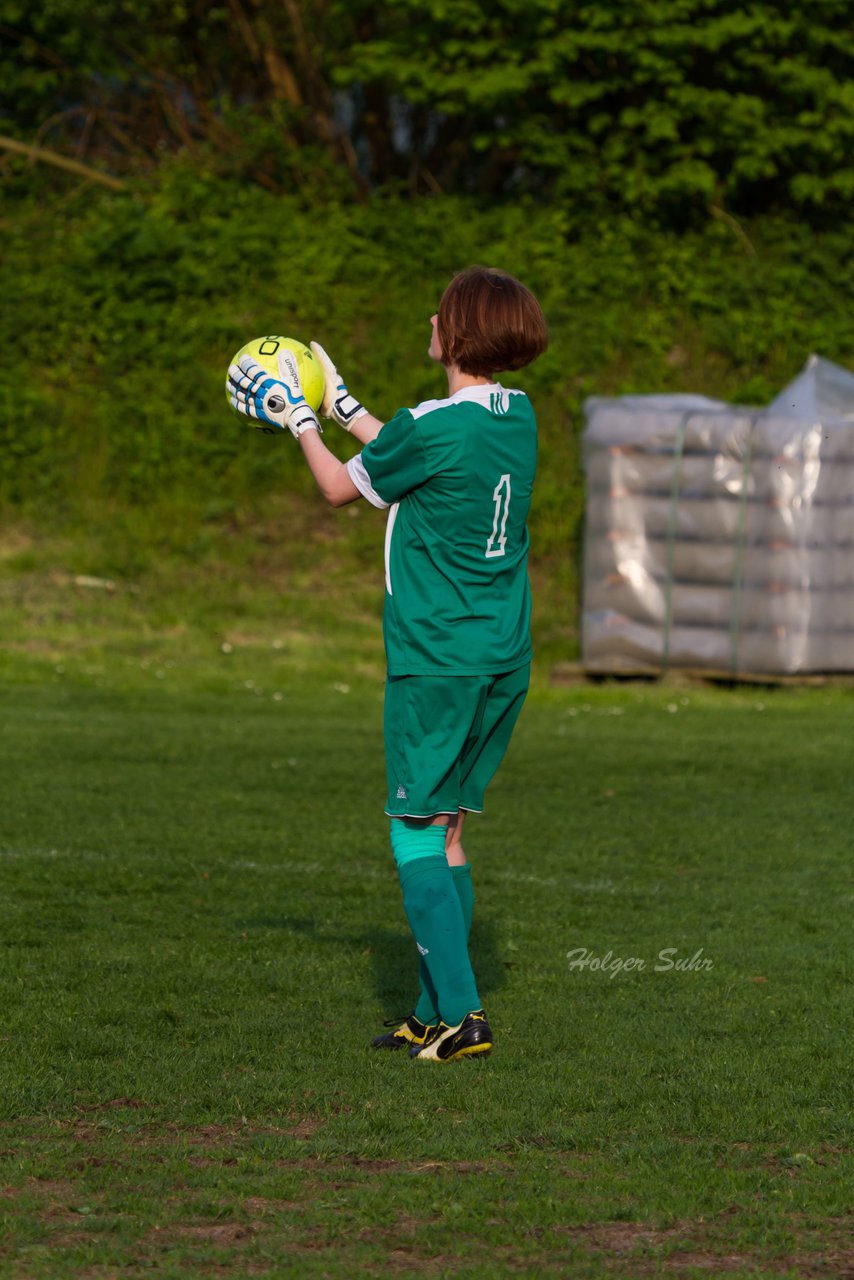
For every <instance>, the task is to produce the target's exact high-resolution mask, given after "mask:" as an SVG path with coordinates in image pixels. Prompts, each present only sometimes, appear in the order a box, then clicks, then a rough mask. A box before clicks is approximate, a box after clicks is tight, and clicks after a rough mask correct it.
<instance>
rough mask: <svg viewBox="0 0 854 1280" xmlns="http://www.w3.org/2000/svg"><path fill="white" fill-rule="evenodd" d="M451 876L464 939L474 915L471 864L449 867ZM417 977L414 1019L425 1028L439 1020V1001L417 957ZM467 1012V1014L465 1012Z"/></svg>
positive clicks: (421, 959) (427, 973)
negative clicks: (461, 919)
mask: <svg viewBox="0 0 854 1280" xmlns="http://www.w3.org/2000/svg"><path fill="white" fill-rule="evenodd" d="M451 876H452V878H453V881H454V888H455V889H456V891H457V897H458V898H459V900H460V907H461V908H462V913H463V927H464V929H465V931H466V938H468V937H469V935H470V933H471V920H472V916H473V914H474V888H473V886H472V882H471V864H470V863H468V862H465V863H463V865H462V866H461V867H451ZM418 977H419V980H420V983H421V989H420V990H419V992H418V1002H417V1004H416V1005H415V1017H416V1018H418V1020H419V1022H423V1023H424V1024H425V1025H426V1026H430V1024H431V1023H433V1022H437V1021H438V1020H439V1000H438V997H437V995H436V988H435V987H434V986H433V979H432V978H431V977H430V970H429V969H428V968H427V965H426V964H425V962H424V957H423V956H421V955H419V957H418ZM467 1012H469V1011H468V1010H467Z"/></svg>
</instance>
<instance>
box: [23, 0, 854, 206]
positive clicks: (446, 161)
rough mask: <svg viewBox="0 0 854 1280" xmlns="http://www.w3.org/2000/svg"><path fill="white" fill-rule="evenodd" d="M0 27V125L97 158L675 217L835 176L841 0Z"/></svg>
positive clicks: (254, 7)
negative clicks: (175, 161) (180, 161)
mask: <svg viewBox="0 0 854 1280" xmlns="http://www.w3.org/2000/svg"><path fill="white" fill-rule="evenodd" d="M0 34H2V37H3V52H2V55H0V57H1V58H2V61H0V78H2V83H3V85H4V89H5V97H4V101H3V104H2V107H0V116H1V117H2V120H0V124H1V125H2V132H4V133H6V134H9V135H12V136H13V137H14V138H16V139H19V140H23V141H25V142H28V143H32V144H36V145H41V146H44V147H52V148H55V149H56V150H57V151H60V152H65V153H67V154H72V155H75V156H77V157H78V158H80V159H91V160H92V162H93V163H96V164H99V165H102V166H104V167H107V168H109V169H110V170H111V171H112V172H114V173H122V172H127V171H133V170H134V169H138V168H146V167H149V166H151V165H154V164H156V163H159V162H160V161H161V160H162V158H163V156H164V154H168V153H169V152H173V151H177V150H179V151H182V152H184V153H185V154H188V155H190V156H191V157H192V158H193V160H194V162H195V163H196V164H197V165H199V166H200V167H204V168H207V169H208V170H210V171H212V172H214V173H216V174H218V175H219V176H221V177H226V178H227V177H231V176H234V177H240V178H251V179H253V180H254V181H256V182H258V183H260V184H261V185H263V186H266V187H269V188H271V189H273V190H277V191H293V190H294V189H299V190H301V191H303V192H305V193H306V194H307V195H308V196H309V197H312V196H314V195H317V194H318V193H323V194H325V195H330V194H331V195H334V196H338V197H342V196H344V197H350V198H352V197H361V196H364V195H365V193H366V192H368V191H371V190H377V189H389V188H394V189H403V190H407V191H410V192H412V193H423V192H439V191H441V192H445V193H453V194H472V195H476V196H478V197H486V198H489V199H516V198H518V197H519V195H520V194H522V193H525V194H531V195H533V196H535V197H536V198H538V199H541V200H558V201H569V202H572V204H573V206H575V207H585V208H588V209H590V210H593V211H596V210H599V211H601V210H602V209H605V208H610V209H615V208H628V209H630V210H634V211H636V212H640V213H642V214H643V215H644V216H655V217H657V218H659V219H661V220H663V221H665V222H668V221H669V222H671V223H677V224H678V223H683V222H684V221H685V220H686V217H687V218H690V217H691V216H692V214H693V213H694V212H695V211H697V210H701V209H705V208H708V206H709V205H712V206H715V207H718V208H722V209H725V210H727V211H728V212H730V213H734V214H743V215H746V214H751V213H755V212H757V211H761V210H768V209H770V208H775V207H776V208H780V207H786V206H788V207H792V206H794V207H797V208H798V209H799V210H801V211H802V212H803V213H806V214H808V215H810V216H815V217H818V218H819V219H822V220H824V221H827V220H829V219H833V218H840V217H842V216H844V215H845V214H846V212H847V209H848V207H849V205H850V201H851V198H852V196H854V85H852V82H854V75H852V72H854V31H852V27H851V23H850V10H849V6H848V0H814V3H813V4H811V5H801V6H790V7H789V8H788V9H787V8H784V7H781V6H780V5H779V4H777V3H772V2H770V0H755V3H752V4H749V5H747V6H735V5H733V4H732V3H730V0H608V2H607V3H601V2H597V3H595V4H593V3H579V2H578V0H574V2H573V3H570V4H567V3H563V2H562V0H494V3H492V4H490V5H482V4H480V3H478V2H477V0H453V3H452V2H451V0H394V2H393V3H388V4H385V5H378V4H376V3H375V0H219V2H218V3H206V2H205V0H86V2H85V3H80V0H41V3H40V4H38V5H31V4H28V3H27V2H26V0H0ZM15 163H17V162H15Z"/></svg>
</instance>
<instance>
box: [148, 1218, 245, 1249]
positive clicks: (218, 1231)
mask: <svg viewBox="0 0 854 1280" xmlns="http://www.w3.org/2000/svg"><path fill="white" fill-rule="evenodd" d="M263 1227H264V1224H263V1222H199V1223H192V1224H188V1225H183V1224H182V1225H178V1226H171V1227H169V1228H168V1229H167V1230H166V1231H163V1232H161V1233H160V1234H161V1238H162V1236H164V1235H170V1236H174V1237H176V1238H177V1239H186V1240H206V1241H208V1242H209V1243H210V1244H217V1245H235V1244H248V1243H249V1241H250V1240H253V1239H254V1238H255V1236H257V1234H258V1232H259V1231H261V1230H263Z"/></svg>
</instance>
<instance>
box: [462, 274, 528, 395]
mask: <svg viewBox="0 0 854 1280" xmlns="http://www.w3.org/2000/svg"><path fill="white" fill-rule="evenodd" d="M437 331H438V336H439V345H440V346H441V348H442V359H443V363H444V364H448V365H450V364H455V365H456V366H457V368H458V369H459V370H460V372H461V373H468V374H472V375H473V376H474V377H489V375H490V374H493V373H498V372H499V371H500V370H502V369H522V368H524V366H525V365H526V364H530V363H531V361H532V360H536V358H537V356H539V355H542V353H543V352H544V351H545V349H546V347H547V346H548V344H549V334H548V329H547V327H546V319H545V316H544V315H543V312H542V308H541V307H540V304H539V302H537V299H536V298H535V297H534V295H533V294H532V293H531V291H530V289H526V288H525V286H524V285H523V284H522V283H521V281H519V280H517V279H515V277H514V276H510V275H508V274H507V272H506V271H499V270H498V268H497V267H467V268H466V269H465V271H460V272H459V274H458V275H455V276H454V278H453V280H452V281H451V283H450V284H449V285H448V287H447V289H446V290H445V292H444V293H443V294H442V300H441V302H440V303H439V316H438V322H437Z"/></svg>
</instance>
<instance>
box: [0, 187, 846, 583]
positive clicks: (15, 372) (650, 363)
mask: <svg viewBox="0 0 854 1280" xmlns="http://www.w3.org/2000/svg"><path fill="white" fill-rule="evenodd" d="M846 254H850V249H849V246H848V244H847V241H846V239H845V238H844V237H843V235H842V234H841V233H839V234H837V235H833V234H830V233H826V234H825V235H824V236H820V235H817V234H815V233H813V232H810V231H808V230H807V229H805V228H804V227H802V226H800V225H799V224H797V223H794V222H791V223H786V222H782V221H770V220H766V221H762V222H759V223H756V224H754V225H752V226H749V227H748V228H746V230H742V229H740V228H738V227H736V226H735V225H734V224H730V223H725V222H722V221H717V222H712V223H710V224H709V225H708V226H707V227H705V228H704V229H702V230H697V231H694V232H692V233H690V234H684V235H682V236H677V235H675V234H672V233H670V234H668V233H663V232H660V231H654V230H650V229H647V228H645V227H644V226H642V225H638V224H636V223H633V222H631V221H629V220H627V219H614V220H610V221H604V222H602V223H595V222H593V223H591V222H586V223H585V222H583V221H580V220H578V221H576V220H574V219H573V216H572V213H571V211H569V210H567V209H565V208H554V207H551V208H549V207H543V206H541V205H537V204H533V203H532V204H528V203H525V202H520V203H519V204H517V205H514V206H510V207H506V206H505V207H500V208H496V207H492V208H484V207H481V206H480V205H479V204H478V203H477V202H475V201H473V200H466V199H461V198H449V197H445V198H436V199H433V200H427V201H423V202H417V203H414V204H413V203H410V202H406V201H397V200H394V199H383V200H375V201H373V202H371V203H369V204H366V205H361V206H344V207H342V206H338V205H325V206H318V207H311V208H309V207H306V206H305V204H303V203H300V202H299V201H298V200H297V199H296V198H281V197H275V196H272V195H268V194H265V193H263V192H260V191H259V190H258V189H257V188H254V187H246V186H244V187H240V186H236V187H233V188H232V187H229V186H223V185H221V184H218V183H216V182H213V181H211V180H206V179H204V178H201V177H199V176H198V174H197V173H194V172H193V171H192V170H191V169H189V168H186V167H182V166H180V165H178V166H174V167H171V168H170V167H164V168H162V169H161V171H160V174H159V177H158V179H157V181H156V183H153V184H152V185H150V186H148V187H141V186H138V187H137V188H136V189H135V190H134V191H133V193H132V194H128V195H113V194H108V193H101V192H98V191H96V190H94V189H93V188H91V187H86V188H84V189H82V190H80V191H79V192H78V193H77V195H76V198H74V199H71V200H69V201H68V202H67V203H66V204H65V205H64V206H62V207H59V208H54V209H53V210H50V211H48V212H45V211H44V210H42V209H40V208H39V207H37V206H35V205H24V206H21V207H19V208H18V209H17V211H16V212H15V215H14V217H12V218H10V219H9V221H8V223H7V227H6V255H5V261H4V265H3V267H2V287H3V290H4V294H5V297H6V298H7V300H8V299H14V305H13V306H8V305H7V307H5V308H4V309H3V312H2V318H0V325H2V331H3V332H2V338H3V346H4V352H5V355H6V359H5V361H4V364H3V370H2V373H0V396H2V403H3V405H4V410H5V411H4V414H3V421H2V424H0V501H2V502H3V504H4V505H5V507H6V509H7V511H13V512H18V513H25V514H26V513H29V514H33V515H38V516H39V517H43V516H44V515H48V516H49V517H50V519H51V520H52V521H54V522H56V521H60V520H66V521H71V522H73V521H74V520H77V519H79V518H80V517H81V514H82V513H84V512H86V513H89V515H91V512H92V510H93V509H94V508H97V506H98V504H103V503H105V502H107V501H109V502H110V503H111V504H112V505H113V506H115V505H118V506H122V505H123V504H124V505H129V506H133V505H152V504H156V505H158V506H159V507H162V508H163V509H164V510H166V511H168V509H169V506H170V504H173V505H175V506H176V507H177V506H178V505H181V504H183V505H186V504H187V503H188V502H190V503H192V504H194V505H197V506H198V509H199V511H214V512H215V511H217V510H225V509H228V506H229V503H232V502H234V501H243V500H245V499H246V498H247V497H249V496H251V495H260V494H263V493H265V492H270V491H271V490H273V489H274V488H276V487H279V488H281V487H287V486H294V487H298V488H299V489H300V490H301V491H308V489H309V488H310V481H309V480H308V478H307V477H306V474H305V470H304V468H303V467H302V465H301V462H300V460H299V458H298V456H297V452H296V450H295V449H294V448H292V442H291V441H290V439H289V438H286V439H270V438H268V437H266V436H259V435H257V434H256V433H254V432H253V431H252V430H251V428H247V427H246V426H244V420H242V419H239V418H238V417H237V416H236V415H235V414H233V412H232V411H231V410H230V409H229V408H228V406H227V405H226V403H225V398H224V391H223V382H224V375H225V369H226V365H227V363H228V361H229V359H230V357H231V355H232V354H233V353H234V351H235V350H236V349H237V348H238V347H239V346H240V345H242V343H243V342H244V341H246V340H248V339H249V338H251V337H254V336H257V335H258V334H261V333H265V332H285V333H290V334H291V335H293V336H295V337H299V338H301V339H302V340H303V341H308V340H309V339H310V338H313V337H317V338H318V339H320V340H321V341H322V342H323V343H324V345H325V346H326V347H327V348H328V350H329V351H330V352H331V353H332V355H333V357H334V358H335V360H336V361H337V363H338V364H339V367H340V369H341V370H342V372H343V374H344V376H345V377H346V378H347V380H348V381H349V383H350V385H351V387H352V388H353V390H354V391H355V392H356V393H357V394H358V395H359V396H360V397H361V398H363V399H364V400H365V401H366V402H367V403H368V404H369V405H370V406H371V408H372V409H373V410H374V411H375V412H376V413H377V414H378V415H380V416H389V415H390V414H391V413H392V412H393V411H394V410H395V409H396V408H398V407H399V406H400V405H403V404H411V403H414V402H417V401H418V400H420V399H423V398H426V397H428V396H431V395H436V394H441V392H442V389H443V388H442V379H441V375H440V374H439V372H438V371H437V370H436V368H435V367H434V366H433V365H431V363H430V362H429V361H428V360H427V358H426V347H427V342H428V337H429V316H430V315H431V313H432V312H433V310H434V309H435V306H436V303H437V300H438V297H439V294H440V293H441V290H442V288H443V287H444V285H445V283H446V282H447V280H448V279H449V278H450V276H451V275H452V273H453V272H454V271H455V270H457V269H458V268H460V267H462V266H464V265H466V264H468V263H470V262H473V261H481V262H487V263H490V264H500V265H502V266H504V267H506V268H507V269H508V270H510V271H513V272H515V273H516V274H518V275H520V276H521V277H522V278H523V279H524V280H526V281H527V282H528V283H529V284H530V285H531V287H532V288H533V289H534V290H535V291H536V292H537V293H538V294H539V296H540V298H541V299H542V302H543V305H544V307H545V310H546V313H547V316H548V319H549V323H550V329H551V346H550V349H549V351H548V353H547V354H546V355H545V356H544V357H543V358H542V359H541V360H540V361H539V362H538V363H537V364H536V365H534V366H533V367H532V368H531V369H530V370H527V371H524V372H523V373H522V374H521V375H519V378H518V383H519V385H522V386H524V387H525V388H526V389H527V390H529V392H530V393H531V395H532V397H533V399H534V401H535V404H536V407H537V409H538V416H539V421H540V424H541V433H542V453H541V466H540V477H539V484H538V490H537V495H536V507H535V510H534V512H533V517H532V527H533V533H534V546H535V550H536V552H537V554H538V555H539V556H549V555H551V554H556V555H559V556H561V557H567V556H568V557H569V558H570V559H572V557H573V555H574V550H575V546H576V543H577V537H578V530H579V521H580V515H581V510H582V505H583V492H582V479H581V476H580V472H579V463H578V442H579V436H580V430H581V426H582V413H581V406H582V402H583V399H584V397H585V396H586V395H587V394H590V393H594V392H596V393H603V392H605V393H608V392H621V391H638V392H644V391H654V390H670V391H673V390H679V389H683V388H684V389H691V390H696V391H703V392H707V393H709V394H712V395H717V396H721V397H723V398H727V399H736V400H739V399H741V400H751V401H754V402H756V401H762V400H765V399H766V398H768V397H770V396H771V394H772V393H773V392H774V391H775V390H776V389H778V388H779V387H780V386H781V385H782V384H783V383H784V382H785V381H786V380H787V379H789V378H790V377H792V376H793V375H794V374H795V373H796V372H797V370H798V369H799V367H800V366H801V364H802V362H803V360H804V358H805V357H806V355H807V354H808V353H809V352H810V351H813V350H815V351H818V352H820V353H821V354H823V355H825V356H828V357H830V358H832V359H837V360H840V361H842V362H843V363H846V362H847V363H854V318H852V314H851V310H850V307H849V306H848V304H847V299H846V296H845V291H844V290H843V288H842V286H841V281H842V280H844V279H845V278H846V274H850V260H847V259H846ZM329 438H330V439H331V441H332V443H333V445H334V446H335V447H336V448H337V449H338V450H339V451H340V452H346V451H347V450H348V449H351V448H352V442H351V441H350V440H349V439H348V438H347V437H346V436H343V435H342V434H341V433H335V432H334V428H333V429H331V431H330V437H329ZM87 518H88V516H87Z"/></svg>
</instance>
